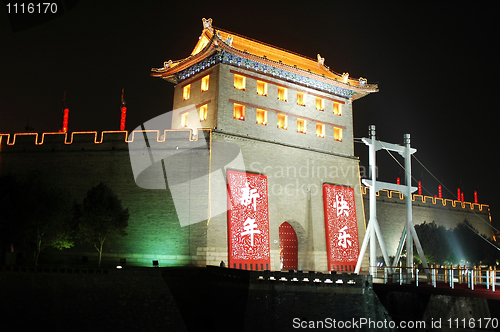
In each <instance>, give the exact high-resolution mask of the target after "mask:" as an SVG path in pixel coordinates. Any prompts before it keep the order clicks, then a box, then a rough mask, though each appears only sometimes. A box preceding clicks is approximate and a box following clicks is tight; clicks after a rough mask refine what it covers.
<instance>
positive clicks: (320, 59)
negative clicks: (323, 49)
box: [318, 53, 325, 66]
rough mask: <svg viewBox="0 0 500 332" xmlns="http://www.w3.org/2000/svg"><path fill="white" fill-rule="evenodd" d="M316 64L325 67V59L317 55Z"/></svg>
mask: <svg viewBox="0 0 500 332" xmlns="http://www.w3.org/2000/svg"><path fill="white" fill-rule="evenodd" d="M318 63H319V64H320V65H321V66H324V65H325V58H322V57H321V55H319V53H318Z"/></svg>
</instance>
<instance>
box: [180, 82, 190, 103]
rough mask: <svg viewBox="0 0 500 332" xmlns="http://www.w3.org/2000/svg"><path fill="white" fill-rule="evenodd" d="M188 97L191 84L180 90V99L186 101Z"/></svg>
mask: <svg viewBox="0 0 500 332" xmlns="http://www.w3.org/2000/svg"><path fill="white" fill-rule="evenodd" d="M190 96H191V84H188V85H186V86H185V87H184V88H183V89H182V99H183V100H188V99H189V97H190Z"/></svg>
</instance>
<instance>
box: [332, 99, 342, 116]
mask: <svg viewBox="0 0 500 332" xmlns="http://www.w3.org/2000/svg"><path fill="white" fill-rule="evenodd" d="M333 114H335V115H342V104H341V103H335V102H334V103H333Z"/></svg>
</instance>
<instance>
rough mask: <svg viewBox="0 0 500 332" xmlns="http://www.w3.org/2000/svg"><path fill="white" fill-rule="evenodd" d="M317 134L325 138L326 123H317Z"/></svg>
mask: <svg viewBox="0 0 500 332" xmlns="http://www.w3.org/2000/svg"><path fill="white" fill-rule="evenodd" d="M316 136H318V137H321V138H325V125H324V124H321V123H316Z"/></svg>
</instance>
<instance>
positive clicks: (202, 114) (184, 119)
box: [181, 104, 208, 128]
mask: <svg viewBox="0 0 500 332" xmlns="http://www.w3.org/2000/svg"><path fill="white" fill-rule="evenodd" d="M207 113H208V105H207V104H205V105H202V106H200V109H199V110H198V118H199V119H200V122H202V121H205V120H206V119H207ZM188 116H189V113H188V112H186V113H182V114H181V127H182V128H186V127H187V126H188Z"/></svg>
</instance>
